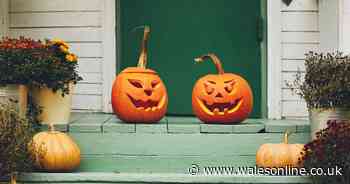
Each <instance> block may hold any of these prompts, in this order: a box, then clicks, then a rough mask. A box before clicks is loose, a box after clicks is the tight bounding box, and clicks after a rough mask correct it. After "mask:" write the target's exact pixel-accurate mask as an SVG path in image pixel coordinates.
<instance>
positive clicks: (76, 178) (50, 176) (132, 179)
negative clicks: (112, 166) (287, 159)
mask: <svg viewBox="0 0 350 184" xmlns="http://www.w3.org/2000/svg"><path fill="white" fill-rule="evenodd" d="M18 180H19V181H20V183H56V184H57V183H75V184H77V183H78V184H83V183H100V184H107V183H120V184H141V183H188V184H189V183H203V184H205V183H208V184H217V183H241V184H243V183H254V184H276V183H280V184H297V183H299V184H301V183H309V184H311V180H310V178H308V177H302V176H257V175H254V176H253V175H222V176H205V175H198V176H192V175H189V174H172V173H165V174H160V173H153V174H145V173H139V174H130V173H29V174H22V176H20V177H19V178H18Z"/></svg>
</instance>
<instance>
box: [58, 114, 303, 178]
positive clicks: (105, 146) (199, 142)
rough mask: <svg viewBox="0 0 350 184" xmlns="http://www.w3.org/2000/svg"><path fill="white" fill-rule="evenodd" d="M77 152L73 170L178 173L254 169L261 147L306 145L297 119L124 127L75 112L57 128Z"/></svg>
mask: <svg viewBox="0 0 350 184" xmlns="http://www.w3.org/2000/svg"><path fill="white" fill-rule="evenodd" d="M58 128H59V129H61V130H62V131H66V132H67V133H68V134H69V135H70V136H72V137H73V139H74V140H75V141H76V142H77V144H78V145H79V147H80V149H81V153H82V161H81V165H80V168H79V169H78V172H118V173H119V172H126V173H130V172H131V173H181V174H187V171H188V170H187V169H188V168H189V167H190V166H191V165H192V164H197V165H201V166H222V165H229V166H254V165H255V153H256V151H257V149H258V148H259V146H260V145H262V144H264V143H279V142H281V141H282V137H283V134H284V132H285V131H287V130H288V131H289V132H293V134H291V135H290V143H306V142H308V140H309V125H308V122H307V121H301V120H293V121H292V120H266V119H248V120H246V122H244V123H242V124H238V125H218V124H203V123H201V122H199V120H198V119H196V118H194V117H165V118H164V119H163V120H162V121H161V122H160V123H157V124H130V123H123V122H122V121H120V120H118V119H117V118H116V117H115V116H114V115H113V114H99V113H75V114H73V116H72V122H71V123H70V124H68V125H61V126H59V127H58Z"/></svg>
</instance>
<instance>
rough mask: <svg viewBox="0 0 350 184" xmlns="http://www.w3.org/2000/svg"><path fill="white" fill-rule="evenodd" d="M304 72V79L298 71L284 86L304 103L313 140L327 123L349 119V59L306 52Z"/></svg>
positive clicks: (345, 56) (347, 57)
mask: <svg viewBox="0 0 350 184" xmlns="http://www.w3.org/2000/svg"><path fill="white" fill-rule="evenodd" d="M305 69H306V71H305V78H304V79H302V72H300V71H299V72H298V73H297V75H296V79H295V81H294V82H293V83H291V84H288V86H290V87H291V88H292V90H293V91H294V92H296V93H297V94H298V95H300V96H301V97H302V98H304V99H305V101H306V103H307V107H308V110H309V119H310V126H311V136H312V138H313V139H314V138H316V132H317V131H319V130H321V129H324V128H326V127H327V123H326V122H327V121H328V120H329V119H339V120H341V119H350V56H348V55H343V54H342V53H340V52H336V53H327V54H322V53H321V54H317V53H314V52H309V53H308V54H306V59H305Z"/></svg>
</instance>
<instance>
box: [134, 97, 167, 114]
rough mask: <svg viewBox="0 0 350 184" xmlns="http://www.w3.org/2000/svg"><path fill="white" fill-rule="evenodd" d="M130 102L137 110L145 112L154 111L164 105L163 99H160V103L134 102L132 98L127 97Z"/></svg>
mask: <svg viewBox="0 0 350 184" xmlns="http://www.w3.org/2000/svg"><path fill="white" fill-rule="evenodd" d="M127 96H128V97H129V99H130V101H131V102H132V104H133V105H134V106H135V107H136V108H137V109H138V110H145V111H155V110H158V109H160V107H161V106H162V105H163V104H164V101H165V97H163V98H162V100H160V101H154V100H147V101H143V100H136V99H135V98H133V97H132V96H130V95H128V94H127Z"/></svg>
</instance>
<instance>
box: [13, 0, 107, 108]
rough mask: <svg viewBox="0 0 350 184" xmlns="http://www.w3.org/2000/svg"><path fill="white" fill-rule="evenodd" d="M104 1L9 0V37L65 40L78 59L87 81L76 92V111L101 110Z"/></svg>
mask: <svg viewBox="0 0 350 184" xmlns="http://www.w3.org/2000/svg"><path fill="white" fill-rule="evenodd" d="M103 3H104V1H102V0H73V1H72V0H60V1H47V0H10V9H9V34H10V36H12V37H17V36H26V37H32V38H34V39H45V38H60V39H63V40H66V41H67V42H68V43H69V44H70V45H71V49H72V52H74V53H76V54H77V55H78V56H79V73H80V74H81V76H82V77H83V78H84V80H83V81H81V82H80V83H79V84H78V85H77V86H76V89H75V92H74V97H73V108H74V109H76V110H94V111H101V110H102V91H103V87H102V64H103V54H102V43H103V42H102V38H103V35H102V33H103V31H102V29H103V26H102V25H103V24H102V22H103V20H102V19H103V15H102V13H103Z"/></svg>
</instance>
